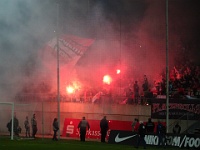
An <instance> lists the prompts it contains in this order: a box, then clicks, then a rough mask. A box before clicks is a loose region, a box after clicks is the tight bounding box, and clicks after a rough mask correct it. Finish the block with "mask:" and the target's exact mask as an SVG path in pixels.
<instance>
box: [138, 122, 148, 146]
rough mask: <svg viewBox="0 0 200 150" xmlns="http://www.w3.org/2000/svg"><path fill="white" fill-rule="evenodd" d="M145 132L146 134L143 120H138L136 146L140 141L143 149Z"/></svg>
mask: <svg viewBox="0 0 200 150" xmlns="http://www.w3.org/2000/svg"><path fill="white" fill-rule="evenodd" d="M145 134H146V129H145V125H144V123H143V121H140V124H139V129H138V141H137V146H136V148H138V147H139V145H140V143H142V145H143V147H144V149H146V142H145V140H144V137H145Z"/></svg>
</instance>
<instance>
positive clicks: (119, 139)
mask: <svg viewBox="0 0 200 150" xmlns="http://www.w3.org/2000/svg"><path fill="white" fill-rule="evenodd" d="M136 135H137V134H135V135H131V136H127V137H119V133H118V134H117V136H116V137H115V142H116V143H119V142H122V141H125V140H127V139H130V138H132V137H134V136H136Z"/></svg>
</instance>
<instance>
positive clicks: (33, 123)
mask: <svg viewBox="0 0 200 150" xmlns="http://www.w3.org/2000/svg"><path fill="white" fill-rule="evenodd" d="M31 126H32V137H33V138H35V135H36V133H37V120H36V117H35V114H33V117H32V118H31Z"/></svg>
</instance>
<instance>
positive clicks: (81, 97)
mask: <svg viewBox="0 0 200 150" xmlns="http://www.w3.org/2000/svg"><path fill="white" fill-rule="evenodd" d="M149 81H152V80H151V79H150V80H148V76H147V75H144V76H143V80H142V81H137V80H135V81H134V80H132V81H131V83H128V84H129V85H128V88H127V87H120V88H122V89H124V90H123V92H122V94H121V95H120V96H121V97H120V96H119V95H117V94H116V92H115V91H114V90H112V91H111V90H102V89H95V88H90V89H84V90H82V91H80V90H79V91H78V92H75V93H74V95H70V96H69V95H67V94H60V100H61V101H71V102H98V103H100V102H102V97H103V98H104V99H105V98H106V99H107V101H109V102H111V103H121V104H145V103H146V99H148V98H157V97H158V96H159V95H166V74H165V73H162V75H161V79H159V80H157V81H154V83H150V82H149ZM27 87H28V88H27ZM30 88H31V89H30ZM50 91H51V87H50V86H49V85H48V84H46V83H44V82H42V83H41V84H38V86H30V85H29V86H25V87H24V88H23V91H22V92H21V93H23V94H21V95H24V96H23V97H20V96H21V95H20V94H18V95H16V98H17V99H23V98H27V97H29V100H30V99H31V98H30V95H31V97H32V99H33V100H36V99H37V100H39V99H41V97H42V99H43V100H44V98H43V95H46V96H45V97H46V99H47V100H50V101H53V100H55V99H56V97H57V96H56V95H57V94H56V92H53V93H52V92H50ZM186 95H188V96H190V97H193V98H199V97H200V66H197V65H193V64H192V63H190V62H186V63H185V64H182V65H176V66H174V67H173V68H172V69H170V70H169V96H170V97H171V98H184V97H185V96H186ZM95 97H96V98H97V99H98V100H95V99H94V98H95ZM118 97H120V98H118ZM108 99H109V100H108ZM116 99H119V100H116Z"/></svg>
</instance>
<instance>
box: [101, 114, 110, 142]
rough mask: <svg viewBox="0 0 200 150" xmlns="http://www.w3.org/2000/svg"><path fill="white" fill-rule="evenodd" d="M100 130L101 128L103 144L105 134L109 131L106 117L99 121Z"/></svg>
mask: <svg viewBox="0 0 200 150" xmlns="http://www.w3.org/2000/svg"><path fill="white" fill-rule="evenodd" d="M100 128H101V142H103V143H104V142H105V138H106V134H107V131H108V129H109V127H108V120H107V119H106V116H104V117H103V119H101V121H100Z"/></svg>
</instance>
